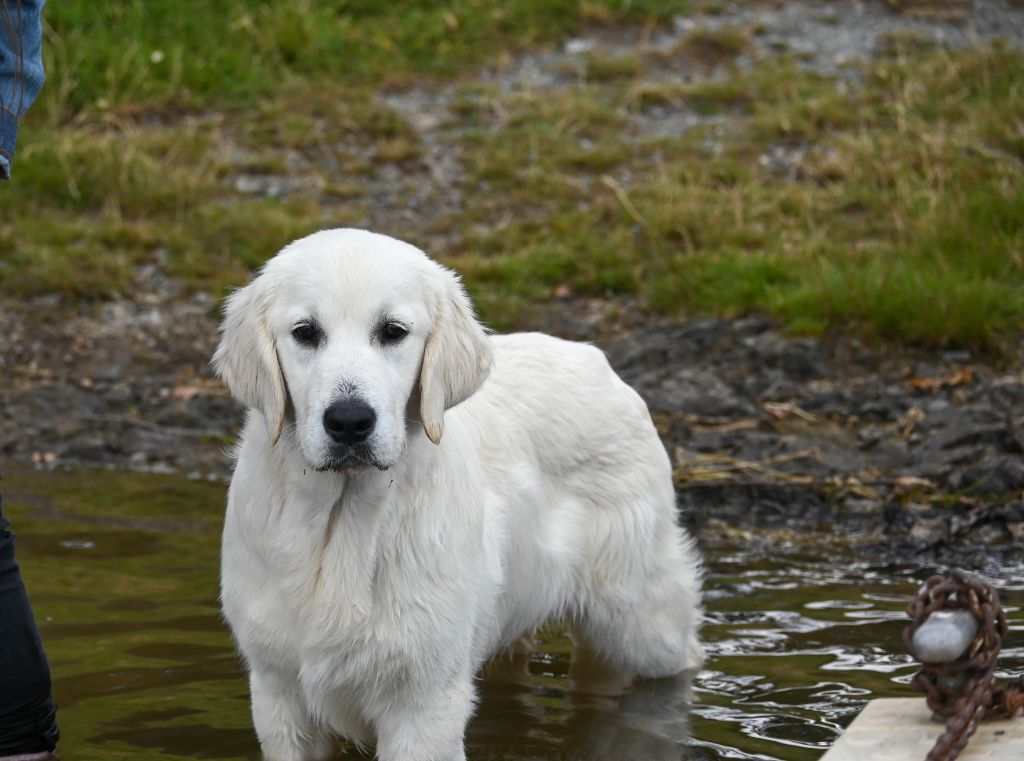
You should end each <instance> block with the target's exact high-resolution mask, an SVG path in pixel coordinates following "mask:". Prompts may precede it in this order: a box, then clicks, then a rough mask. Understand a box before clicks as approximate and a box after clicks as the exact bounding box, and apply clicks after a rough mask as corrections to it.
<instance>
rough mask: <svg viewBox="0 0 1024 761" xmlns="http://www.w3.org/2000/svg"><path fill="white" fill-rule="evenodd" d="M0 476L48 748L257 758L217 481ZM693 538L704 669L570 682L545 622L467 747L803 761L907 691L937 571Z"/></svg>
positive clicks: (833, 547)
mask: <svg viewBox="0 0 1024 761" xmlns="http://www.w3.org/2000/svg"><path fill="white" fill-rule="evenodd" d="M3 472H4V474H5V476H6V477H5V480H4V481H3V483H2V484H0V486H2V487H3V490H4V495H5V502H4V509H5V513H7V514H8V515H9V516H10V517H11V518H12V520H13V523H14V529H15V531H16V532H17V535H18V539H17V542H18V558H19V561H20V563H21V565H22V570H23V574H24V576H25V579H26V583H27V584H28V586H29V591H30V594H31V596H32V600H33V604H34V606H35V609H36V616H37V618H38V619H39V622H40V628H41V629H42V631H43V636H44V638H45V640H46V646H47V650H48V652H49V655H50V660H51V665H52V668H53V673H54V685H55V686H54V691H55V694H56V698H57V701H58V703H59V704H60V714H59V716H60V724H61V731H62V733H63V739H62V742H61V746H60V750H61V758H62V759H63V760H64V761H79V760H81V761H86V760H88V761H94V760H95V759H110V760H111V761H117V760H118V759H126V760H127V759H133V760H138V761H147V760H148V759H165V760H170V759H186V758H205V759H254V758H258V747H257V745H256V741H255V738H254V736H253V733H252V729H251V722H250V718H249V702H248V690H247V685H246V682H245V680H244V674H243V671H242V668H241V666H240V664H239V662H238V660H237V658H236V657H235V654H234V650H233V647H232V644H231V640H230V638H229V636H228V634H227V631H226V629H225V627H224V626H223V624H222V622H221V620H220V617H219V613H218V605H217V564H218V542H219V532H220V522H221V516H222V512H223V499H224V487H223V485H221V484H213V483H208V482H203V481H189V480H185V479H182V478H176V477H169V476H156V475H128V474H123V473H111V472H102V471H86V472H54V473H41V472H35V471H29V470H25V469H23V468H21V469H19V468H17V467H15V466H10V467H8V468H7V469H5V470H3ZM700 539H701V544H702V546H703V548H704V552H705V555H706V558H707V562H708V569H709V572H708V578H707V584H706V601H707V609H708V617H707V622H706V624H705V627H704V635H703V637H704V640H705V643H706V649H707V662H706V665H705V669H704V670H703V671H702V672H701V673H700V674H699V675H698V676H697V677H696V678H695V679H694V680H693V683H692V684H690V685H685V684H680V683H653V684H647V685H643V686H642V687H641V688H638V689H634V690H632V691H629V692H627V693H626V694H624V695H618V696H605V697H596V696H593V695H584V694H579V693H577V692H574V691H573V690H572V688H571V683H570V679H569V663H570V657H569V653H570V645H569V641H568V639H567V638H566V637H565V636H564V635H563V634H562V633H561V631H560V630H559V628H558V627H557V626H553V627H549V629H548V630H546V631H545V632H543V633H542V634H541V637H540V642H539V647H538V650H537V652H536V653H535V654H534V656H533V658H532V659H531V660H530V662H529V676H528V677H527V678H519V679H511V678H508V677H506V678H498V677H496V676H490V677H488V678H486V679H484V680H483V681H482V683H481V689H480V692H481V703H480V708H479V711H478V713H477V716H476V717H475V718H474V720H473V722H472V723H471V725H470V728H469V732H468V738H467V742H468V755H469V758H470V759H510V760H512V759H515V760H517V761H525V760H526V759H538V760H539V759H559V760H568V759H579V760H580V761H585V760H591V761H594V760H597V759H602V760H604V759H607V761H612V759H616V760H617V761H618V760H622V759H643V760H644V761H647V760H650V761H661V760H662V759H665V760H666V761H667V760H668V759H726V758H729V759H785V760H786V761H789V760H790V759H793V760H794V761H799V760H801V759H816V758H818V757H819V756H820V755H821V753H822V752H823V750H824V749H825V748H827V747H828V746H829V745H830V744H831V743H832V742H833V741H834V739H835V738H836V736H837V735H838V733H839V732H840V730H841V728H842V727H843V726H845V725H846V724H847V723H848V722H849V721H850V720H851V719H852V718H853V716H854V715H855V714H856V713H857V711H858V710H859V709H860V707H861V706H862V705H863V704H864V702H865V701H867V700H868V699H870V698H872V697H876V696H906V695H910V694H912V693H910V691H909V690H908V688H907V687H906V686H905V685H906V683H907V682H908V680H909V677H910V675H911V674H912V673H913V666H912V665H910V664H909V662H908V658H907V657H906V656H904V655H902V654H901V644H900V631H901V629H902V627H903V625H904V623H905V614H904V612H903V611H904V608H905V606H906V602H907V598H908V596H909V595H910V594H911V593H912V592H913V591H914V589H915V588H916V585H917V583H918V582H919V581H921V580H923V579H924V578H926V577H927V576H928V575H930V574H931V573H932V572H933V571H935V570H937V569H934V568H932V567H929V566H926V565H922V564H920V563H915V562H914V561H913V559H908V560H907V561H906V562H899V563H891V564H877V563H873V562H871V561H869V560H862V559H858V558H857V557H856V555H855V553H853V552H851V551H849V550H846V549H844V548H843V545H842V544H841V543H840V542H836V541H834V540H829V541H826V540H825V539H824V538H822V537H817V538H816V537H813V536H802V537H792V536H790V537H788V540H787V541H786V542H785V543H782V542H781V541H780V540H779V538H778V537H775V541H771V542H770V541H768V539H767V538H766V537H760V538H759V537H758V536H756V535H754V536H742V537H741V538H736V537H733V538H730V539H724V538H719V537H714V536H710V535H708V536H702V537H700ZM794 539H795V540H796V541H794ZM986 571H987V572H988V573H989V574H991V576H992V577H993V578H995V579H996V581H997V582H998V584H999V586H1000V587H1001V594H1002V595H1003V599H1004V608H1006V609H1007V610H1008V614H1009V617H1010V619H1011V621H1012V628H1013V632H1012V633H1011V637H1010V642H1009V644H1010V645H1016V646H1015V647H1011V648H1008V649H1006V650H1004V654H1003V656H1002V658H1001V664H1002V665H1003V667H1004V669H1006V670H1009V669H1017V670H1019V669H1021V667H1022V666H1024V647H1022V646H1021V632H1022V631H1024V615H1022V613H1021V612H1020V610H1019V609H1018V607H1017V606H1019V605H1020V602H1021V600H1022V599H1024V568H1022V567H1019V566H1014V567H1003V568H1000V567H999V566H998V565H997V564H995V563H993V564H992V565H991V566H990V567H989V568H987V569H986ZM1004 676H1005V674H1004ZM343 758H345V759H365V758H368V756H365V755H362V754H360V753H359V752H358V751H356V750H354V749H346V750H345V752H344V754H343Z"/></svg>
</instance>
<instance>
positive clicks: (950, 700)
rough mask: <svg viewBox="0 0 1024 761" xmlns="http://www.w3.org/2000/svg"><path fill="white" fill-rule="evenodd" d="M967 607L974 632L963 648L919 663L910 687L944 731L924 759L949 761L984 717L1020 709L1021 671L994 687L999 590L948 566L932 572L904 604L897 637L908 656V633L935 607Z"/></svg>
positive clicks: (1023, 706)
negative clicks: (944, 658) (904, 619)
mask: <svg viewBox="0 0 1024 761" xmlns="http://www.w3.org/2000/svg"><path fill="white" fill-rule="evenodd" d="M961 609H968V610H970V611H971V613H972V614H973V615H974V617H975V619H977V621H978V632H977V634H976V635H975V637H974V640H973V641H972V642H971V644H970V646H969V647H968V648H967V649H966V650H965V651H964V653H963V654H962V655H961V656H960V657H959V658H958V659H957V660H955V661H953V662H951V663H924V664H922V665H921V670H920V671H918V672H917V673H916V674H915V675H914V678H913V680H912V681H911V683H910V686H911V687H913V688H914V689H915V690H918V691H919V692H923V693H925V695H926V697H927V701H928V707H929V708H931V709H932V711H933V712H934V713H935V714H937V715H939V716H941V717H943V718H944V719H945V720H946V731H945V732H943V734H942V736H941V737H939V739H938V740H936V741H935V746H934V747H933V748H932V749H931V751H929V753H928V757H927V761H953V760H954V759H955V758H956V757H957V756H959V755H960V752H961V751H962V750H963V749H964V748H965V747H966V745H967V741H968V740H969V739H970V738H971V735H973V734H974V732H975V730H976V729H977V728H978V723H979V722H980V721H982V720H983V719H989V718H996V717H1000V718H1012V717H1014V716H1019V715H1021V714H1022V713H1024V676H1021V677H1020V678H1018V679H1016V680H1015V681H1014V682H1012V683H1011V684H1009V685H1008V686H1006V687H1004V688H1002V689H998V690H997V689H995V673H996V657H997V656H998V655H999V650H1000V648H1001V647H1002V645H1003V637H1005V636H1006V632H1007V625H1006V614H1005V613H1003V609H1002V608H1001V607H1000V605H999V593H998V592H996V590H995V589H993V588H992V587H991V586H990V585H989V584H986V583H985V582H984V581H982V580H981V579H979V578H978V577H977V576H974V575H972V574H969V573H967V572H966V571H961V570H959V569H957V570H954V571H953V572H952V573H951V574H950V575H949V576H948V577H942V576H932V577H931V578H930V579H928V581H926V582H925V583H924V585H923V586H922V587H921V589H920V591H919V592H918V593H917V595H916V596H915V597H914V599H913V600H911V601H910V605H908V606H907V614H908V615H909V616H910V619H911V623H910V624H909V625H908V626H907V627H906V628H905V629H904V630H903V642H904V644H905V645H906V647H907V651H908V652H910V653H911V654H912V655H913V649H912V647H911V642H912V640H913V638H914V632H916V631H917V629H918V627H920V626H921V624H923V623H924V622H925V621H926V620H927V619H928V616H930V615H931V614H932V613H934V612H935V611H937V610H961Z"/></svg>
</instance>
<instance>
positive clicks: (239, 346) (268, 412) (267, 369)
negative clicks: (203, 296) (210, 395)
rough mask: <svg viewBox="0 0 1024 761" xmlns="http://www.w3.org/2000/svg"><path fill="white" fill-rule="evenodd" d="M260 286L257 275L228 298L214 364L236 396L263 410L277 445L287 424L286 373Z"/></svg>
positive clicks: (274, 442) (268, 431)
mask: <svg viewBox="0 0 1024 761" xmlns="http://www.w3.org/2000/svg"><path fill="white" fill-rule="evenodd" d="M259 285H260V283H259V278H257V279H256V280H255V281H253V282H252V283H249V285H247V286H246V287H245V288H242V289H240V290H237V291H235V292H234V293H233V294H231V296H230V297H229V298H228V300H227V304H225V306H224V322H223V323H222V324H221V327H220V333H221V335H220V343H219V344H218V346H217V351H216V352H214V354H213V367H214V369H215V370H216V371H217V374H218V375H219V376H220V377H221V379H222V380H223V381H224V383H225V385H226V386H227V387H228V389H229V390H230V391H231V393H232V395H234V397H235V398H236V399H238V400H239V401H240V402H242V403H243V404H245V405H247V406H249V407H255V408H256V409H258V410H259V411H260V412H262V413H263V417H264V419H265V420H266V422H267V433H268V434H269V435H270V441H271V443H273V444H276V443H277V440H278V438H279V437H280V436H281V429H282V427H283V426H284V412H285V401H286V399H285V387H284V376H283V375H282V374H281V365H280V362H278V359H277V347H276V346H275V344H274V339H273V336H271V334H270V326H269V325H268V324H267V315H266V305H265V302H264V299H262V298H261V297H260V289H259Z"/></svg>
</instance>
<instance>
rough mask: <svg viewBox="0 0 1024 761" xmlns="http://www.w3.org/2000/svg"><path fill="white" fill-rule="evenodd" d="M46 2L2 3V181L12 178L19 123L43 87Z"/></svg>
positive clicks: (12, 0)
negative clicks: (44, 11)
mask: <svg viewBox="0 0 1024 761" xmlns="http://www.w3.org/2000/svg"><path fill="white" fill-rule="evenodd" d="M45 2H46V0H0V179H4V180H6V179H8V178H9V177H10V176H11V161H13V160H14V143H15V140H16V138H17V136H18V121H19V120H20V119H21V117H22V116H24V114H25V112H26V111H28V107H29V106H31V105H32V102H33V101H34V100H35V99H36V96H37V95H38V94H39V90H40V89H42V87H43V78H44V76H43V51H42V47H43V25H42V20H41V13H42V10H43V3H45Z"/></svg>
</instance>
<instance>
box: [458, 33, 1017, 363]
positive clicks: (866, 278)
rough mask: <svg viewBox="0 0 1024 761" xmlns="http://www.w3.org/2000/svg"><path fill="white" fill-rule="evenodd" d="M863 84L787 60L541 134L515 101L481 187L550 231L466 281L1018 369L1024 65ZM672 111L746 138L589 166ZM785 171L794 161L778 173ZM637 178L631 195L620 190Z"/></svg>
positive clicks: (554, 104) (896, 60)
mask: <svg viewBox="0 0 1024 761" xmlns="http://www.w3.org/2000/svg"><path fill="white" fill-rule="evenodd" d="M863 75H864V77H865V84H864V85H863V86H862V87H860V88H857V89H851V88H848V87H847V88H846V89H841V88H840V87H838V86H837V83H836V82H835V81H833V80H831V79H826V78H822V77H819V76H816V75H813V74H809V73H806V72H803V71H801V70H800V69H798V68H796V67H795V66H794V65H793V64H792V63H790V62H788V61H786V60H785V59H778V60H775V61H771V62H766V63H764V64H762V65H761V66H759V67H758V68H757V69H755V70H754V71H753V72H752V73H749V74H742V73H739V72H736V73H734V74H733V76H732V77H731V78H730V79H728V80H724V81H721V82H716V83H714V84H711V85H707V84H699V85H686V84H670V85H668V86H662V88H661V89H660V91H653V92H656V95H657V97H654V96H652V94H651V92H652V91H648V92H647V93H646V95H641V96H640V97H638V92H641V93H642V92H643V91H642V90H638V87H637V85H634V86H633V87H632V88H631V89H630V88H627V89H625V90H623V89H621V88H620V89H619V90H616V91H613V90H610V89H607V90H600V91H594V90H589V91H587V90H580V91H577V93H576V98H577V99H578V98H585V101H584V105H580V104H579V103H578V102H577V103H573V104H562V105H561V106H560V105H559V103H558V101H557V100H554V99H547V100H546V101H545V102H544V104H543V105H534V106H532V107H531V108H532V111H531V112H530V118H518V114H519V112H518V111H517V110H515V106H516V103H515V101H510V102H509V103H508V104H506V109H507V110H508V112H509V113H510V114H511V118H510V120H509V122H508V124H507V126H506V127H505V128H504V129H503V130H501V131H500V132H497V133H494V132H493V131H487V130H484V131H483V135H484V137H483V138H482V140H481V142H480V144H479V146H478V152H477V153H476V154H475V160H476V161H477V162H479V164H480V165H482V166H485V167H486V171H481V172H480V173H479V174H478V177H479V178H480V180H481V181H486V182H488V183H491V184H494V185H496V186H497V187H499V188H500V189H502V190H503V191H504V192H506V193H510V194H512V195H513V198H514V199H515V203H516V204H517V205H520V206H525V207H527V208H532V211H533V214H532V215H530V217H529V218H528V219H526V220H516V221H514V222H513V223H512V224H510V225H508V226H506V227H504V228H502V229H500V230H499V229H496V230H494V232H493V233H491V234H489V235H484V236H482V239H478V240H471V243H472V244H473V245H472V246H470V247H468V248H469V250H471V251H474V252H475V253H474V254H471V255H467V256H466V257H465V259H464V260H462V261H459V264H460V266H462V267H463V269H466V270H467V272H468V273H469V275H470V281H471V282H472V281H473V279H474V277H478V278H483V279H484V281H485V282H488V283H494V284H495V285H494V286H493V287H494V288H497V287H498V284H502V283H504V282H506V281H508V282H519V283H522V284H523V285H520V286H517V287H516V289H515V293H514V295H515V297H516V298H517V299H518V300H519V302H520V303H530V302H531V301H532V302H536V301H539V300H543V299H545V298H549V297H550V293H551V290H552V288H554V287H556V286H558V285H569V286H571V287H573V289H574V290H576V291H578V292H582V293H592V294H605V295H610V294H623V293H628V294H639V295H640V296H642V297H643V298H644V300H645V302H646V303H647V304H648V305H649V306H650V307H651V308H653V309H655V310H657V311H664V312H673V311H678V310H680V309H691V310H703V311H719V312H725V313H727V314H739V313H743V312H747V311H752V310H753V311H763V312H768V313H770V314H772V315H775V316H776V317H778V318H780V319H781V320H783V321H784V322H785V323H787V324H788V325H790V326H791V327H792V328H793V329H795V330H798V331H806V332H819V331H821V330H824V329H827V328H829V327H833V326H835V327H842V328H855V329H860V330H862V331H866V332H869V333H873V334H875V335H877V336H880V337H883V338H887V339H894V340H898V341H904V342H911V343H920V344H927V345H940V346H943V345H962V346H969V347H974V348H979V349H982V350H988V351H994V352H999V351H1000V350H1001V348H1002V347H1003V346H1004V339H1005V338H1007V337H1008V336H1009V334H1012V333H1016V332H1017V331H1019V330H1021V329H1022V328H1024V151H1022V150H1021V148H1022V146H1021V134H1022V125H1024V99H1022V96H1024V60H1022V57H1021V55H1020V53H1018V52H1016V51H1010V50H1007V49H1004V48H1001V47H998V46H997V47H995V48H991V49H983V50H974V51H969V52H966V53H962V54H951V53H947V52H942V51H921V52H916V53H914V54H913V55H909V54H908V55H903V54H900V55H897V56H894V57H892V58H888V59H884V60H880V61H876V62H874V63H871V64H869V65H867V67H866V69H865V71H864V72H863ZM644 98H646V99H647V100H646V102H645V101H644ZM671 103H676V104H679V103H689V105H690V107H691V108H692V109H694V110H695V111H697V112H699V113H709V114H712V115H714V114H718V113H727V114H735V112H736V109H737V108H739V109H740V111H741V114H742V116H741V118H734V119H732V121H731V122H730V129H729V130H727V131H726V132H725V133H724V134H720V135H719V133H718V130H717V128H714V127H708V128H703V129H700V128H698V129H696V130H693V131H691V132H690V133H687V134H685V135H683V136H682V137H680V138H678V139H673V140H670V141H663V142H662V143H660V144H651V145H649V146H648V147H647V148H646V149H645V150H642V151H640V150H637V148H636V146H635V145H632V146H631V145H628V144H626V143H625V141H620V146H621V149H622V151H623V156H624V157H623V158H622V160H621V161H620V162H618V163H617V164H615V165H613V166H608V165H606V164H604V163H602V164H601V165H598V166H592V167H586V166H582V165H573V166H571V167H570V166H569V162H570V160H571V159H572V157H573V156H574V155H576V154H577V153H578V147H577V146H578V138H579V136H580V135H581V134H586V136H587V139H588V141H589V142H590V143H591V144H593V145H601V144H603V143H604V142H605V141H608V140H611V139H612V138H611V134H613V133H616V132H618V131H621V128H622V127H621V123H620V122H619V121H617V120H616V118H615V115H617V114H621V110H622V109H621V106H622V105H623V104H626V105H627V106H631V107H639V108H641V109H643V108H645V107H650V106H651V105H665V104H671ZM602 109H603V110H602ZM563 112H564V113H563ZM538 114H540V116H539V117H538ZM568 114H574V115H575V117H574V118H571V119H570V118H569V116H568ZM524 125H525V127H524ZM553 125H560V127H561V128H560V129H557V130H553V129H552V126H553ZM716 135H717V137H716ZM709 143H716V146H715V148H714V149H712V150H709V149H708V144H709ZM538 148H539V150H538ZM779 149H781V150H782V154H783V155H787V152H788V155H789V156H790V157H791V159H790V162H789V164H788V165H785V166H783V167H782V168H779V169H775V168H773V167H772V165H771V162H770V161H769V162H768V163H767V164H766V158H767V157H770V156H771V155H772V151H773V150H779ZM651 153H656V154H657V155H658V156H659V160H658V161H656V162H650V161H648V162H645V161H644V160H643V156H644V155H648V156H649V155H650V154H651ZM470 165H471V166H473V161H472V160H471V162H470ZM623 167H628V168H629V169H630V170H631V172H632V173H634V174H635V175H636V176H635V177H634V178H633V179H632V181H631V183H630V186H629V187H628V188H625V187H623V186H621V185H620V184H618V183H616V182H614V181H609V178H608V176H607V175H608V174H612V175H614V174H615V171H616V170H621V168H623ZM569 180H571V182H570V181H569ZM507 197H508V196H507V195H506V196H503V198H507ZM531 197H532V198H533V199H534V201H533V203H532V205H531V201H530V198H531ZM581 208H585V209H586V211H585V213H583V212H581ZM498 211H500V209H495V214H496V213H498ZM475 225H476V227H478V228H479V227H480V225H479V222H478V220H475ZM541 252H543V253H541ZM538 258H545V259H546V260H548V261H549V262H562V264H561V265H560V266H556V267H551V266H548V267H541V266H540V265H539V264H534V263H533V262H534V261H535V260H537V259H538ZM593 262H600V266H599V267H593V266H589V265H590V264H592V263H593ZM584 263H586V264H584ZM524 267H525V268H527V269H528V270H529V272H530V276H529V277H525V278H524V277H523V275H524V272H523V269H524ZM598 272H599V273H600V274H599V275H598ZM482 290H486V289H482ZM513 315H515V312H513Z"/></svg>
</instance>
